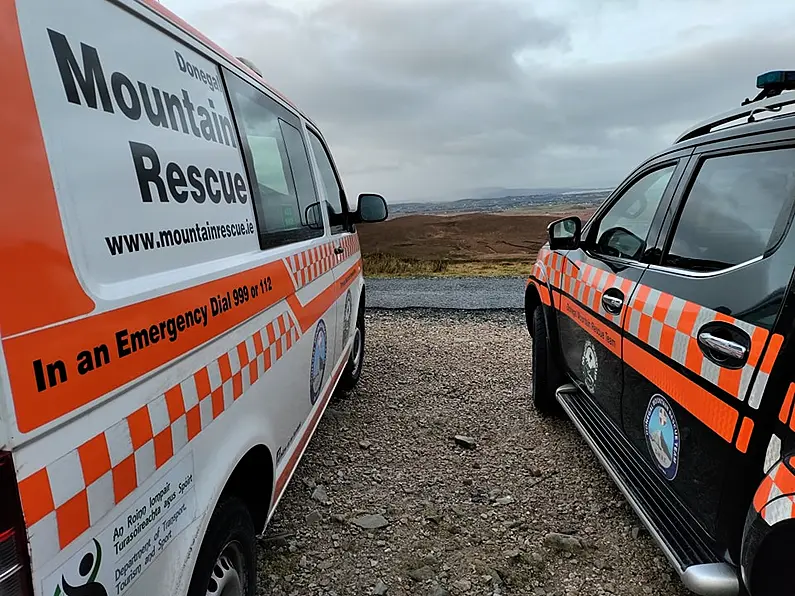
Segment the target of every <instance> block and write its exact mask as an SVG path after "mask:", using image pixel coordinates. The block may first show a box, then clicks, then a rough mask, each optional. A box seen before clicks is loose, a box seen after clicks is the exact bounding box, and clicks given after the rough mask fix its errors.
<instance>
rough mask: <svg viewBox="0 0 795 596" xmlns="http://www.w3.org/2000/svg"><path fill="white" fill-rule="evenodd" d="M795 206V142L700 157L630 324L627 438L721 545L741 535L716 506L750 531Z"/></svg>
mask: <svg viewBox="0 0 795 596" xmlns="http://www.w3.org/2000/svg"><path fill="white" fill-rule="evenodd" d="M793 197H795V147H793V145H792V144H791V143H790V145H781V144H771V143H767V144H760V143H759V142H758V140H757V143H756V144H754V145H753V146H751V145H746V146H740V147H738V145H737V142H736V141H734V142H733V143H731V144H728V143H724V144H721V145H717V146H716V145H710V146H706V147H702V148H701V149H697V150H696V151H695V152H694V155H693V157H692V158H691V159H690V162H689V163H688V165H687V170H686V172H685V175H684V177H683V182H682V184H680V188H679V190H678V191H677V194H676V196H675V198H674V202H673V204H672V206H671V209H670V212H669V213H668V214H667V215H666V220H665V222H664V224H663V230H662V234H661V237H660V238H661V241H660V246H659V249H660V251H661V256H660V259H659V263H658V264H656V265H655V264H652V265H650V266H649V268H648V269H647V270H646V271H645V272H644V273H643V276H642V278H641V280H640V284H639V285H638V287H637V290H636V292H635V295H634V296H633V298H632V300H631V301H630V302H629V304H628V311H627V316H626V317H625V319H624V325H623V327H624V331H625V333H624V347H623V352H624V363H625V367H624V370H625V377H624V398H623V425H624V430H625V433H626V435H627V437H628V438H629V440H630V441H631V442H632V444H633V445H634V446H635V448H636V449H637V451H638V452H639V454H640V456H641V457H642V458H645V459H646V460H647V461H648V462H649V463H650V464H651V465H652V467H654V468H656V469H657V471H658V472H659V473H660V475H661V476H662V477H663V478H664V482H666V483H667V484H668V486H669V487H670V488H671V489H672V491H673V492H674V493H675V494H676V496H677V497H678V499H679V500H681V501H683V502H684V503H685V504H686V505H687V509H688V510H690V512H692V513H693V515H694V516H695V517H696V520H697V521H698V523H699V524H700V525H702V526H703V528H704V529H705V530H706V531H707V532H708V533H709V534H711V535H712V537H713V538H715V539H716V541H717V542H718V546H720V545H721V544H723V545H725V544H729V543H732V542H734V540H733V539H732V536H731V534H733V533H735V532H737V531H740V530H741V527H740V528H736V527H726V526H723V525H722V524H721V523H720V520H719V513H718V512H719V509H720V508H721V507H724V508H725V507H727V506H728V507H729V509H733V508H736V509H737V511H734V512H733V513H732V516H731V517H732V518H737V519H736V520H735V521H737V522H739V525H740V526H741V524H742V517H743V514H744V511H745V509H746V508H747V506H748V503H749V502H750V499H751V497H752V494H744V493H745V492H747V490H751V491H752V490H753V487H751V488H749V489H746V488H745V487H743V483H742V482H741V480H740V479H741V477H742V467H743V465H747V460H748V458H747V457H745V456H744V454H745V453H746V452H747V450H748V446H749V441H750V439H751V436H752V433H753V432H754V426H755V423H756V422H755V421H757V418H758V417H757V416H756V413H757V410H758V407H759V403H760V400H761V396H762V393H763V391H764V387H765V384H766V380H767V376H768V374H769V373H770V369H771V367H772V363H773V361H774V360H775V357H776V354H777V353H778V350H779V347H780V346H781V336H777V335H771V334H770V332H769V330H770V329H771V328H772V326H773V323H774V322H775V319H776V316H777V314H778V311H779V309H780V306H781V303H782V299H783V296H784V290H785V288H786V286H787V284H788V282H789V279H790V275H791V273H792V253H791V252H788V251H785V250H778V249H779V247H780V246H781V244H782V241H783V240H784V238H785V237H786V234H787V231H788V229H789V225H790V218H791V213H792V202H793ZM733 352H734V353H733ZM732 353H733V354H732ZM724 481H726V482H727V483H728V484H727V485H726V486H725V487H724ZM741 493H742V494H741ZM734 502H737V503H744V505H740V504H738V505H736V507H735V506H734V505H733V503H734ZM738 513H739V514H738ZM720 528H722V529H720ZM735 537H736V536H735Z"/></svg>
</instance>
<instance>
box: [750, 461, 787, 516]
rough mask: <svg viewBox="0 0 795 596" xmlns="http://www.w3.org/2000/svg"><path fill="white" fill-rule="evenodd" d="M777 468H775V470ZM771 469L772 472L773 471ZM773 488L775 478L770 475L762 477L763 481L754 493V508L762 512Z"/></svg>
mask: <svg viewBox="0 0 795 596" xmlns="http://www.w3.org/2000/svg"><path fill="white" fill-rule="evenodd" d="M780 465H781V464H779V466H780ZM775 469H776V468H773V470H775ZM773 470H771V472H772V471H773ZM772 488H773V479H772V478H771V477H770V476H769V475H768V476H765V477H764V478H763V479H762V483H761V484H760V485H759V488H757V489H756V494H754V509H756V511H757V512H759V513H761V512H762V508H763V507H764V506H765V505H766V504H767V500H768V497H769V496H770V490H771V489H772Z"/></svg>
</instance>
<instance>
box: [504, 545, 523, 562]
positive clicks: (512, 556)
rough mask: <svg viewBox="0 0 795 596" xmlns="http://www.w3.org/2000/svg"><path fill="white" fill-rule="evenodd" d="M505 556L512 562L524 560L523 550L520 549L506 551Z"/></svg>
mask: <svg viewBox="0 0 795 596" xmlns="http://www.w3.org/2000/svg"><path fill="white" fill-rule="evenodd" d="M504 554H505V558H506V559H508V560H509V561H511V562H512V563H518V562H519V561H521V560H522V551H520V550H519V549H515V548H514V549H511V550H506V551H505V553H504Z"/></svg>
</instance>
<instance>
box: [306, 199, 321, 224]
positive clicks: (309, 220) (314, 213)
mask: <svg viewBox="0 0 795 596" xmlns="http://www.w3.org/2000/svg"><path fill="white" fill-rule="evenodd" d="M304 221H305V222H306V227H308V228H309V229H310V230H322V229H323V212H322V211H321V210H320V202H317V203H312V204H311V205H309V206H308V207H307V208H306V210H305V211H304Z"/></svg>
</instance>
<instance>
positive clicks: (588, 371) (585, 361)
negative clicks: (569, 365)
mask: <svg viewBox="0 0 795 596" xmlns="http://www.w3.org/2000/svg"><path fill="white" fill-rule="evenodd" d="M598 376H599V360H598V359H597V358H596V348H595V347H594V345H593V342H592V341H591V340H586V341H585V347H584V348H583V350H582V377H583V380H584V381H585V386H586V387H587V388H588V391H590V392H591V393H596V380H597V378H598Z"/></svg>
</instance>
